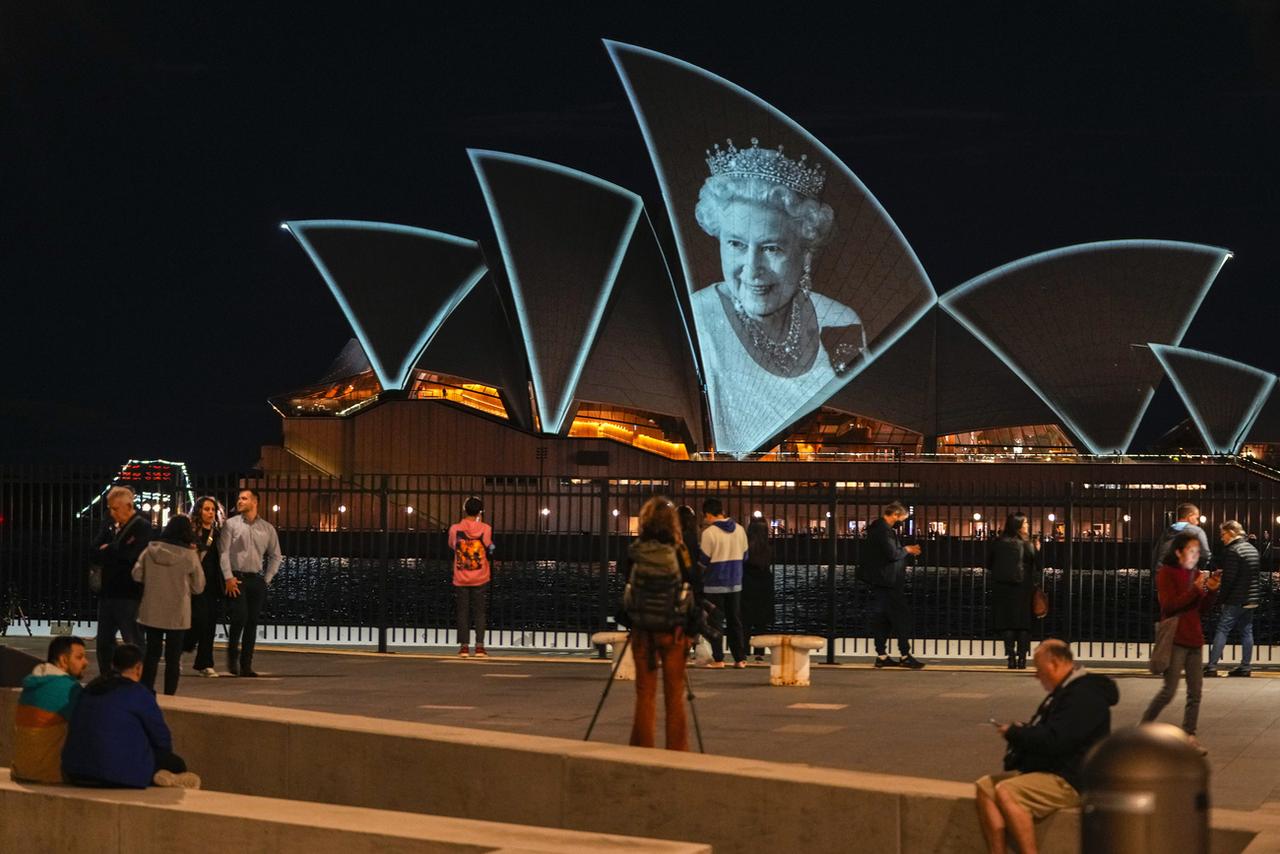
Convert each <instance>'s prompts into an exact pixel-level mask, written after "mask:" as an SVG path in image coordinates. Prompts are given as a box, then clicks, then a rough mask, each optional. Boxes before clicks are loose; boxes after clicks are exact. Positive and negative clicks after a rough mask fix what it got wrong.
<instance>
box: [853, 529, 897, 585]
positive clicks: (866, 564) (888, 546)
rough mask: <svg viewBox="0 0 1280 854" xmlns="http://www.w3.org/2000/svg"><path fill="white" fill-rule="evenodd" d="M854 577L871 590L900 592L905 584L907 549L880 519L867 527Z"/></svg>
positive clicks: (893, 530)
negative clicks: (892, 589)
mask: <svg viewBox="0 0 1280 854" xmlns="http://www.w3.org/2000/svg"><path fill="white" fill-rule="evenodd" d="M857 577H858V578H859V579H860V580H862V581H865V582H866V583H867V584H870V585H872V586H873V587H891V588H897V589H902V588H903V587H905V586H906V584H907V550H906V549H904V548H903V547H902V540H900V539H898V531H897V529H896V528H894V527H893V526H892V525H890V524H889V523H888V522H886V521H885V520H884V517H883V516H881V517H880V518H879V519H876V520H875V521H874V522H872V523H871V524H870V525H868V526H867V542H866V544H865V545H864V546H863V548H862V561H861V563H859V565H858V572H857Z"/></svg>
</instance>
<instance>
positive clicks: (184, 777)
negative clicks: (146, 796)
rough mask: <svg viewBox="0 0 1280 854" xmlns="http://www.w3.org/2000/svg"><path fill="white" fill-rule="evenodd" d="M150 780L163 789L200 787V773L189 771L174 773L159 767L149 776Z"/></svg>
mask: <svg viewBox="0 0 1280 854" xmlns="http://www.w3.org/2000/svg"><path fill="white" fill-rule="evenodd" d="M151 782H152V783H155V784H156V785H157V786H160V787H162V788H165V789H198V788H200V775H198V774H194V773H192V772H191V771H183V772H182V773H181V774H175V773H173V772H172V771H166V770H164V769H163V768H161V769H160V770H159V771H157V772H156V773H155V776H154V777H152V778H151Z"/></svg>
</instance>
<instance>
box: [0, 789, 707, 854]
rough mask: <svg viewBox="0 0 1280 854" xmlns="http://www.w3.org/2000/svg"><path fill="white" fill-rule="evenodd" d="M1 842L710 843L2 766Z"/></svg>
mask: <svg viewBox="0 0 1280 854" xmlns="http://www.w3.org/2000/svg"><path fill="white" fill-rule="evenodd" d="M0 777H2V779H0V850H5V851H24V852H33V854H34V852H41V851H48V852H55V851H56V852H80V851H85V852H94V854H97V852H102V851H160V850H163V851H166V852H170V854H182V853H183V852H186V851H192V852H196V851H207V850H208V840H209V839H214V838H216V839H217V840H218V847H220V848H223V849H228V850H235V849H236V848H240V849H241V850H246V851H260V850H261V851H265V850H272V851H277V852H299V854H347V852H369V854H374V852H406V854H407V852H410V851H413V852H442V854H443V852H496V851H506V852H510V854H514V852H528V854H534V852H538V854H553V852H575V854H613V852H623V851H626V852H632V851H634V852H652V854H709V852H710V851H711V848H710V846H706V845H698V844H693V843H680V842H668V841H657V840H648V839H638V838H634V837H623V836H617V835H613V834H595V833H582V832H578V831H570V830H560V829H555V830H552V829H547V828H542V827H522V826H516V825H511V824H501V823H497V822H488V821H475V820H469V819H459V818H445V817H440V816H427V815H415V814H407V813H393V812H387V811H384V810H373V809H363V808H359V807H348V806H334V805H330V804H326V805H324V806H319V805H317V804H314V803H305V802H301V801H288V800H278V799H274V798H258V797H252V796H247V795H233V794H227V793H223V792H210V791H196V792H190V791H184V790H180V789H146V790H138V789H86V788H77V787H73V786H49V785H42V784H32V785H28V784H25V783H15V782H13V781H12V780H10V779H9V771H8V769H7V768H3V769H0Z"/></svg>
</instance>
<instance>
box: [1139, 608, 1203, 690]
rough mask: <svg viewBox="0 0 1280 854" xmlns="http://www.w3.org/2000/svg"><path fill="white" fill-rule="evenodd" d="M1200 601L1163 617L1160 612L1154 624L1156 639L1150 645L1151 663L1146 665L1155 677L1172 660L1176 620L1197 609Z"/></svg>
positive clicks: (1165, 668) (1167, 666) (1176, 628)
mask: <svg viewBox="0 0 1280 854" xmlns="http://www.w3.org/2000/svg"><path fill="white" fill-rule="evenodd" d="M1199 605H1200V600H1198V599H1197V600H1196V601H1194V602H1192V603H1191V604H1190V605H1187V606H1186V607H1184V608H1179V609H1178V610H1176V611H1174V612H1173V613H1172V614H1169V615H1168V616H1163V614H1164V612H1163V611H1162V612H1161V614H1162V616H1161V618H1160V621H1159V622H1158V623H1156V638H1155V640H1154V641H1152V643H1151V661H1150V663H1149V665H1148V667H1149V669H1150V670H1151V672H1152V673H1153V674H1155V675H1156V676H1160V675H1161V674H1163V673H1164V672H1165V671H1166V670H1168V669H1169V662H1170V661H1171V660H1172V659H1173V636H1174V635H1176V634H1177V633H1178V620H1179V618H1181V616H1182V614H1183V613H1184V612H1186V611H1190V610H1191V609H1192V608H1195V607H1198V606H1199Z"/></svg>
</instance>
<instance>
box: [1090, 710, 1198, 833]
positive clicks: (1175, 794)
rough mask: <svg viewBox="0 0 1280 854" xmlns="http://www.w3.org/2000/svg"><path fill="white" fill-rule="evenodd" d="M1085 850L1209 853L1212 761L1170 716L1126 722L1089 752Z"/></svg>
mask: <svg viewBox="0 0 1280 854" xmlns="http://www.w3.org/2000/svg"><path fill="white" fill-rule="evenodd" d="M1083 786H1084V788H1083V791H1082V793H1081V794H1082V800H1083V807H1084V817H1083V820H1082V823H1081V828H1080V851H1081V852H1082V854H1121V852H1123V854H1165V852H1169V851H1177V852H1179V854H1208V852H1209V765H1208V763H1206V762H1205V761H1204V757H1202V756H1201V755H1200V753H1199V752H1198V751H1197V750H1196V749H1195V748H1194V747H1192V746H1191V743H1190V742H1189V741H1188V739H1187V735H1186V734H1185V733H1184V732H1183V731H1182V730H1181V729H1179V728H1178V727H1175V726H1172V725H1170V724H1145V725H1143V726H1140V727H1134V728H1130V729H1124V730H1120V731H1119V732H1117V733H1115V734H1113V735H1112V736H1110V737H1109V738H1107V739H1105V740H1103V741H1102V742H1101V743H1100V744H1098V745H1097V746H1096V747H1094V748H1093V750H1091V751H1090V752H1089V755H1088V756H1087V757H1085V761H1084V772H1083Z"/></svg>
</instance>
